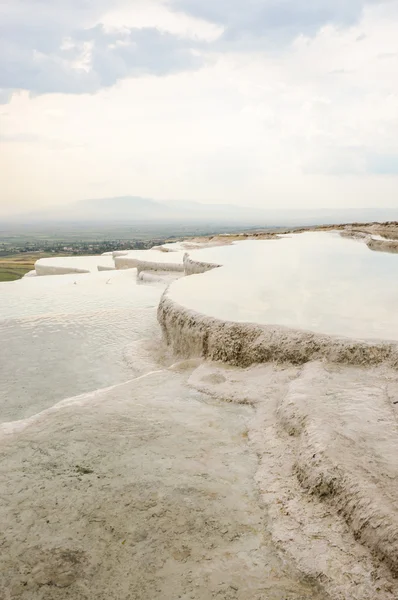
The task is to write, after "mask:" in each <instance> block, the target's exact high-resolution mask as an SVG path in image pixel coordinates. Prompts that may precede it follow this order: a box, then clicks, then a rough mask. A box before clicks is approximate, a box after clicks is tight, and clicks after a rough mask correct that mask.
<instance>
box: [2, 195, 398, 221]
mask: <svg viewBox="0 0 398 600" xmlns="http://www.w3.org/2000/svg"><path fill="white" fill-rule="evenodd" d="M397 218H398V210H394V209H386V208H384V209H383V208H380V209H378V208H374V209H330V210H327V209H322V210H317V209H303V210H300V209H298V210H268V209H267V208H266V207H265V208H264V209H261V208H254V207H250V206H247V207H243V206H236V205H231V204H201V203H200V202H192V201H181V200H179V201H176V200H170V201H162V202H160V201H157V200H153V199H150V198H142V197H139V196H120V197H115V198H100V199H91V200H81V201H79V202H74V203H72V204H68V205H65V206H62V207H55V208H53V209H48V210H41V211H36V212H30V213H25V214H20V215H18V216H16V217H13V218H10V217H9V218H7V219H6V220H7V222H13V223H18V222H19V223H25V224H27V223H36V224H38V223H41V224H45V223H47V224H49V223H87V222H89V223H92V224H95V223H98V224H101V225H105V224H109V225H111V224H112V225H115V224H123V225H126V224H139V223H147V224H149V223H154V224H155V223H159V224H161V223H164V224H166V223H167V224H170V225H171V224H172V223H176V224H177V223H178V224H194V223H198V224H208V225H210V224H212V225H216V224H222V225H234V226H239V227H249V226H259V227H261V226H263V227H265V226H278V225H282V226H283V225H288V226H289V225H313V224H322V223H324V224H330V223H341V222H344V223H346V222H351V221H362V222H364V221H375V220H376V221H377V220H379V221H385V220H395V219H397Z"/></svg>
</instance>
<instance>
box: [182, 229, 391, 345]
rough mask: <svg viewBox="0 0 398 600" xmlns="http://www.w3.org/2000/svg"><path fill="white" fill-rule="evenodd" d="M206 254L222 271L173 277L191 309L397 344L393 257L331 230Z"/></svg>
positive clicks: (246, 243) (210, 313)
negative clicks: (218, 263) (380, 339)
mask: <svg viewBox="0 0 398 600" xmlns="http://www.w3.org/2000/svg"><path fill="white" fill-rule="evenodd" d="M206 253H207V255H206ZM205 255H206V259H208V260H210V261H211V260H213V261H215V262H217V261H218V262H220V263H222V264H223V265H225V266H224V268H222V269H216V270H213V271H210V272H208V273H206V275H204V276H203V278H201V277H192V278H184V279H182V280H179V281H178V282H176V283H175V284H173V287H172V291H171V294H172V297H173V298H174V299H175V300H176V301H177V302H179V303H181V304H183V305H184V306H189V307H190V308H192V309H193V310H196V311H198V312H201V313H204V314H207V315H211V316H214V317H217V318H221V319H226V320H232V321H248V322H257V323H271V324H278V325H284V326H288V327H295V328H300V329H307V330H311V331H317V332H323V333H329V334H338V335H343V336H348V337H351V336H354V337H361V338H382V339H394V340H397V339H398V311H397V306H398V256H396V255H391V254H383V253H374V252H371V251H370V250H369V249H368V248H367V246H366V245H365V244H362V243H355V242H353V241H352V240H349V239H343V238H341V237H340V236H339V235H338V234H334V233H333V234H325V233H305V234H300V235H294V236H288V237H284V238H282V239H280V240H270V241H247V242H240V243H238V244H235V245H232V246H225V247H224V248H217V249H209V251H206V250H203V251H201V256H202V257H205ZM206 259H205V260H206Z"/></svg>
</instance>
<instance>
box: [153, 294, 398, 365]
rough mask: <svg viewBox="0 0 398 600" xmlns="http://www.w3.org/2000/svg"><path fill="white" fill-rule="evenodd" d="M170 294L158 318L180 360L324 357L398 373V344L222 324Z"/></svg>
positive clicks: (248, 361) (241, 361)
mask: <svg viewBox="0 0 398 600" xmlns="http://www.w3.org/2000/svg"><path fill="white" fill-rule="evenodd" d="M169 293H170V286H169V287H168V288H167V289H166V290H165V291H164V293H163V295H162V297H161V299H160V302H159V306H158V311H157V316H158V321H159V324H160V326H161V329H162V333H163V337H164V339H165V341H166V343H167V345H169V346H170V347H171V349H172V350H173V352H174V353H175V354H176V355H179V356H184V357H193V356H202V357H204V358H207V359H209V360H216V361H217V360H218V361H223V362H226V363H229V364H232V365H235V366H240V367H248V366H250V365H252V364H255V363H264V362H271V361H272V362H278V363H284V362H287V363H291V364H304V363H306V362H309V361H312V360H322V359H326V360H328V361H330V362H333V363H340V364H348V365H359V366H377V365H381V364H386V365H388V366H390V367H393V368H395V369H398V342H391V341H383V340H362V339H356V338H349V337H347V338H346V337H342V336H339V335H331V334H323V333H317V332H311V331H306V330H304V329H294V328H290V327H288V326H283V325H272V324H258V323H251V322H237V321H227V320H222V319H218V318H215V317H210V316H208V315H205V314H201V313H199V312H197V311H195V310H192V309H189V308H186V307H184V306H182V305H180V304H178V303H177V302H175V301H174V300H173V299H172V298H171V297H170V295H169Z"/></svg>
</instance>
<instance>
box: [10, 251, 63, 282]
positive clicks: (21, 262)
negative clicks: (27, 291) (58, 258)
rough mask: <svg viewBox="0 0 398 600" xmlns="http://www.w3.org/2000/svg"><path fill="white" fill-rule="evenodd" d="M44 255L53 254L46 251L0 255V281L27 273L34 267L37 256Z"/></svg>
mask: <svg viewBox="0 0 398 600" xmlns="http://www.w3.org/2000/svg"><path fill="white" fill-rule="evenodd" d="M46 256H54V254H47V253H46V252H33V253H32V254H28V253H26V252H24V253H21V254H14V255H10V256H1V257H0V282H2V281H15V280H16V279H21V277H23V276H24V275H25V273H28V271H32V270H33V269H34V268H35V267H34V265H35V262H36V261H37V260H38V259H39V258H44V257H46Z"/></svg>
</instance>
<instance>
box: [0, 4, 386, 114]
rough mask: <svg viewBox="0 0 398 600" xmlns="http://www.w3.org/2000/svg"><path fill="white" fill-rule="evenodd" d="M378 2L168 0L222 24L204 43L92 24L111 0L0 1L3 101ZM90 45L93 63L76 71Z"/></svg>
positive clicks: (248, 43)
mask: <svg viewBox="0 0 398 600" xmlns="http://www.w3.org/2000/svg"><path fill="white" fill-rule="evenodd" d="M376 1H377V0H350V1H349V2H347V0H171V3H170V7H171V8H175V9H179V10H182V11H183V12H185V13H187V14H191V15H194V16H198V17H203V18H205V19H206V20H208V21H211V22H213V23H219V24H222V25H223V26H224V34H223V35H222V36H221V38H220V39H219V40H216V41H215V42H213V43H212V44H206V43H205V42H202V43H200V42H198V41H197V42H192V41H190V40H186V39H182V38H179V37H177V36H173V35H171V34H167V33H162V32H160V31H159V30H158V29H155V28H145V29H130V30H124V31H123V32H120V33H118V32H112V33H110V32H107V31H105V30H104V28H103V27H102V26H100V25H95V23H98V22H100V21H101V15H103V14H104V12H105V10H106V9H107V8H110V7H112V6H114V3H112V2H111V1H110V0H5V1H3V3H2V4H1V5H0V55H1V57H2V60H1V64H0V102H1V101H5V100H6V99H7V98H8V95H9V91H10V90H13V89H26V90H29V91H31V92H32V93H34V94H41V93H53V92H59V93H75V94H76V93H93V92H95V91H97V90H99V89H101V88H102V87H104V86H111V85H113V84H114V83H115V82H116V81H118V80H120V79H122V78H124V77H129V76H135V77H138V76H141V75H144V74H153V75H158V76H160V75H165V74H168V73H174V72H176V71H181V70H185V69H193V68H198V67H199V66H200V65H201V64H202V62H201V59H200V53H193V52H192V50H193V49H199V50H203V49H204V50H206V49H208V48H212V49H213V50H214V51H218V52H222V51H228V50H231V49H233V50H248V49H250V48H253V47H256V48H257V47H258V46H260V47H261V48H263V47H267V48H278V47H279V46H280V45H281V44H282V45H283V44H284V43H288V42H290V41H291V40H292V39H293V38H294V37H295V36H297V35H298V34H300V33H304V34H307V35H311V34H313V33H315V32H316V31H317V30H318V29H319V28H320V27H321V26H322V25H325V24H327V23H336V24H339V25H349V24H351V23H353V22H355V21H356V20H357V19H358V18H359V17H360V15H361V11H362V9H363V7H364V6H365V4H366V3H371V2H376ZM68 39H70V40H71V41H72V42H73V43H71V44H69V46H68V45H67V44H65V43H64V42H65V40H68ZM87 42H89V43H90V52H91V57H90V67H91V68H90V69H83V68H76V61H78V60H79V57H80V56H81V55H82V54H83V53H84V51H85V46H84V44H85V43H87ZM74 62H75V65H74V64H73V63H74Z"/></svg>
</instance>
